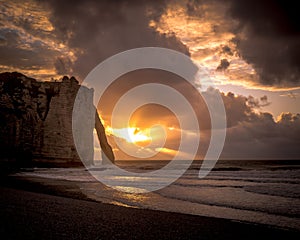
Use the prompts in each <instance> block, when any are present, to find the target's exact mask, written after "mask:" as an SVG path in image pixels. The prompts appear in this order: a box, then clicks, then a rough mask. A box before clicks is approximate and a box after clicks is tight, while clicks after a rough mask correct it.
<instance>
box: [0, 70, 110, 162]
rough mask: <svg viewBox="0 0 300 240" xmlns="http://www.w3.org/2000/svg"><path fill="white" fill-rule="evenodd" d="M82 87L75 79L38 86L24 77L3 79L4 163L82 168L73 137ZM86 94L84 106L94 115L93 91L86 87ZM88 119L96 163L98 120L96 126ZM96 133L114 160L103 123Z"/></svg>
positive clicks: (0, 142)
mask: <svg viewBox="0 0 300 240" xmlns="http://www.w3.org/2000/svg"><path fill="white" fill-rule="evenodd" d="M79 88H80V85H79V83H78V81H77V80H76V79H75V78H74V77H72V78H70V79H69V78H68V77H64V78H63V79H62V81H61V82H38V81H36V80H35V79H32V78H28V77H26V76H25V75H22V74H20V73H2V74H0V146H1V149H3V150H1V155H0V158H1V159H2V161H3V160H4V161H16V162H17V163H19V164H20V165H23V166H29V165H40V164H41V163H43V164H46V165H48V166H60V165H61V166H74V165H81V161H80V159H79V157H78V154H77V151H76V148H75V145H74V141H73V134H72V111H73V104H74V100H75V97H76V94H77V91H78V89H79ZM85 92H86V94H85V96H86V97H85V99H84V101H83V102H82V104H84V106H85V107H86V109H91V110H90V112H91V113H92V110H94V107H93V90H92V89H88V88H86V89H85ZM96 115H97V114H96ZM97 116H98V115H97ZM83 118H86V119H84V120H85V121H86V122H87V123H88V124H86V126H85V131H84V132H85V134H84V136H83V138H84V143H85V144H84V148H85V152H86V153H87V154H85V156H86V157H87V158H88V161H86V162H89V161H90V162H89V163H92V162H91V161H92V159H93V153H94V152H93V151H94V149H93V130H94V127H95V121H94V120H95V119H92V121H91V119H89V116H88V115H86V116H83ZM99 124H100V125H99ZM96 129H97V132H98V137H99V140H100V143H101V146H102V145H103V146H102V147H103V148H102V149H103V151H104V153H105V155H106V156H109V159H110V160H111V161H114V156H113V153H112V150H111V147H110V146H109V144H108V143H107V139H106V136H105V132H104V131H102V130H103V129H104V128H103V125H102V123H101V121H100V122H98V121H97V124H96ZM99 129H100V130H101V131H100V130H99Z"/></svg>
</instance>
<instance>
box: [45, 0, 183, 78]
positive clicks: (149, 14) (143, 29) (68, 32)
mask: <svg viewBox="0 0 300 240" xmlns="http://www.w3.org/2000/svg"><path fill="white" fill-rule="evenodd" d="M43 2H44V3H45V4H47V5H48V6H49V7H50V9H51V12H52V15H51V17H50V21H51V22H52V24H53V25H54V27H55V29H56V30H55V31H56V35H57V36H58V37H59V38H60V39H61V40H62V41H63V42H64V43H65V44H67V45H68V46H69V47H70V48H73V49H77V50H78V52H77V54H76V56H77V60H76V61H75V62H74V65H73V71H74V74H75V75H78V76H79V77H81V78H84V77H85V76H86V74H87V73H88V72H89V71H91V70H92V69H93V68H94V67H95V66H96V65H97V64H98V63H100V62H101V61H103V60H104V59H106V58H108V57H110V56H112V55H114V54H116V53H119V52H121V51H124V50H128V49H131V48H137V47H147V46H158V47H167V48H171V49H175V50H178V51H181V52H183V53H185V54H189V52H188V49H187V48H186V47H185V46H184V45H183V44H182V43H181V42H180V41H179V40H177V39H176V37H175V36H166V35H161V34H159V33H157V32H156V31H154V30H153V29H151V28H150V27H149V20H150V19H153V20H155V19H157V18H159V17H160V15H161V14H162V12H163V11H164V8H165V3H164V1H143V0H142V1H110V0H105V1H97V0H75V1H59V0H50V1H43Z"/></svg>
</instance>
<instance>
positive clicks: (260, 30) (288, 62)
mask: <svg viewBox="0 0 300 240" xmlns="http://www.w3.org/2000/svg"><path fill="white" fill-rule="evenodd" d="M228 2H229V3H230V6H231V7H230V10H229V16H230V17H232V18H233V19H236V20H237V21H238V27H237V28H236V29H235V31H234V32H235V34H236V37H235V38H234V42H235V43H236V46H237V49H238V51H239V53H240V55H241V56H242V58H243V59H245V60H246V61H247V62H248V63H250V64H252V66H253V67H254V69H255V70H256V72H257V73H258V74H259V78H258V79H257V81H258V82H259V83H260V84H262V85H266V86H278V87H298V86H299V84H300V60H299V57H297V56H299V55H300V50H299V49H300V27H299V24H298V22H299V14H298V12H297V11H296V9H297V7H296V5H295V4H293V3H291V2H289V3H286V2H285V1H262V0H246V1H239V0H229V1H228Z"/></svg>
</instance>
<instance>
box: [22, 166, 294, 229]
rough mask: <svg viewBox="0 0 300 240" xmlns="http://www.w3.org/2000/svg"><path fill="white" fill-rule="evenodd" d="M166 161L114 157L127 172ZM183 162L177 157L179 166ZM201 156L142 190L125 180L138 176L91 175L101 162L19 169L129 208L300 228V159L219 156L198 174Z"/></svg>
mask: <svg viewBox="0 0 300 240" xmlns="http://www.w3.org/2000/svg"><path fill="white" fill-rule="evenodd" d="M167 164H168V162H167V161H117V162H116V165H117V166H118V167H119V168H121V169H123V170H126V171H128V172H135V173H137V172H138V173H147V172H148V173H149V172H152V171H156V170H159V169H162V168H163V167H165V166H167ZM181 164H182V162H181V161H178V162H177V163H176V166H177V168H180V167H181ZM201 165H202V162H201V161H194V162H193V163H192V165H191V166H190V167H189V168H188V170H186V171H185V172H184V174H183V175H182V176H180V177H179V178H178V179H177V180H176V181H174V182H172V181H171V182H172V183H171V184H168V185H167V186H165V187H163V188H161V189H158V190H155V191H150V192H146V193H138V192H139V191H136V192H135V191H134V188H131V189H130V191H129V192H128V191H126V189H127V188H128V183H130V182H134V183H136V184H137V183H139V181H143V179H142V177H137V176H128V175H126V176H124V175H122V173H120V174H119V175H117V176H116V175H114V176H112V177H113V178H114V179H115V180H116V182H117V184H116V185H117V187H114V188H113V187H110V186H107V185H105V184H103V183H101V182H100V181H99V180H97V179H95V177H94V176H93V174H91V173H93V172H95V171H100V172H101V171H107V170H108V167H106V166H105V165H101V164H100V165H97V166H92V167H89V168H84V167H82V168H35V169H33V171H24V172H20V173H17V175H18V176H36V177H43V178H51V179H61V180H67V181H74V182H76V184H77V185H78V186H79V187H80V190H81V191H82V193H83V194H85V195H86V196H88V197H89V198H91V199H93V200H96V201H99V202H103V203H108V204H114V205H119V206H124V207H131V208H143V209H153V210H162V211H167V212H179V213H185V214H192V215H200V216H208V217H217V218H225V219H231V220H233V221H241V222H246V223H251V224H267V225H272V226H275V227H278V228H284V229H292V230H298V231H299V230H300V161H298V160H289V161H287V160H286V161H285V160H280V161H273V160H264V161H256V160H255V161H254V160H252V161H251V160H247V161H246V160H241V161H237V160H234V161H231V160H223V161H218V162H217V164H216V165H215V167H214V168H213V170H212V171H211V172H210V173H209V174H208V175H207V176H206V177H204V178H199V177H198V175H199V169H200V167H201ZM168 171H172V170H168V169H166V170H164V172H163V176H161V175H160V176H155V177H152V178H151V177H148V179H147V184H148V185H149V184H150V185H151V184H153V186H156V185H157V182H159V181H160V180H161V179H159V178H161V177H163V178H164V179H168V178H172V177H173V176H172V173H171V172H168Z"/></svg>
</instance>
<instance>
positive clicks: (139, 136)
mask: <svg viewBox="0 0 300 240" xmlns="http://www.w3.org/2000/svg"><path fill="white" fill-rule="evenodd" d="M106 131H107V132H109V133H110V134H112V135H114V136H116V137H119V138H123V139H125V140H126V142H128V143H134V144H145V143H149V142H150V141H151V140H152V139H151V137H150V136H149V130H148V129H145V130H141V129H140V128H138V127H128V128H110V127H108V128H106Z"/></svg>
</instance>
